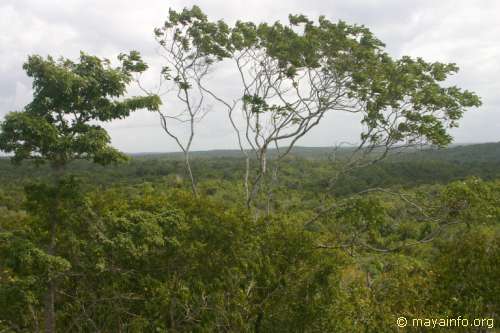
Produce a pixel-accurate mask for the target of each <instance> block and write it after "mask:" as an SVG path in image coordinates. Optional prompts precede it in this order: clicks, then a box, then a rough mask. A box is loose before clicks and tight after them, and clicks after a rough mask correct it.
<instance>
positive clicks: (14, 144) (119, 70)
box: [0, 53, 160, 169]
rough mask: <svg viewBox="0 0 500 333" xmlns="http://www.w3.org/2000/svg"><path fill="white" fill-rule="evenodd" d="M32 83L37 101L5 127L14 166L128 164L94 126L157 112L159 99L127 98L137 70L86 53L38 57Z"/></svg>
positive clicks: (0, 127) (0, 142)
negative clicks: (29, 162)
mask: <svg viewBox="0 0 500 333" xmlns="http://www.w3.org/2000/svg"><path fill="white" fill-rule="evenodd" d="M23 68H24V70H25V71H26V73H27V74H28V76H29V77H31V78H33V101H32V102H31V103H29V104H28V105H26V107H25V108H24V110H23V111H20V112H11V113H9V114H7V116H6V117H5V119H4V121H2V122H1V123H0V149H1V150H3V151H5V152H7V153H13V154H14V157H13V161H14V162H21V161H22V160H25V159H33V160H36V161H37V162H49V163H50V164H51V166H52V167H54V168H55V169H60V168H63V167H64V166H66V165H67V164H68V163H69V162H71V161H73V160H76V159H89V160H92V161H94V162H96V163H99V164H109V163H111V162H116V161H120V160H123V159H125V156H124V155H123V154H121V153H120V152H118V151H117V150H116V149H114V148H112V147H111V146H110V137H109V135H108V134H107V133H106V131H105V130H104V128H102V127H101V126H99V125H97V124H95V123H93V122H94V121H111V120H114V119H121V118H125V117H127V116H128V115H129V114H130V112H132V111H135V110H138V109H142V108H148V109H152V110H156V109H158V106H159V103H160V101H159V99H158V97H157V96H147V97H130V98H122V97H123V96H124V94H125V93H126V88H127V84H128V83H129V82H130V80H131V78H132V73H133V71H134V70H137V68H131V67H130V66H128V67H112V66H111V64H110V61H109V60H107V59H104V60H103V59H99V58H97V57H95V56H90V55H87V54H85V53H81V54H80V61H79V62H76V63H75V62H73V61H71V60H69V59H63V58H61V59H59V60H57V61H56V60H54V59H53V58H52V57H50V56H49V57H47V58H46V59H44V58H42V57H40V56H38V55H34V56H30V57H29V58H28V61H27V62H26V63H25V64H24V66H23Z"/></svg>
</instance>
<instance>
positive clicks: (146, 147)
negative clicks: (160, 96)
mask: <svg viewBox="0 0 500 333" xmlns="http://www.w3.org/2000/svg"><path fill="white" fill-rule="evenodd" d="M194 4H196V5H198V6H200V7H201V8H202V10H204V11H205V12H206V13H207V14H208V16H209V18H210V19H213V20H217V19H224V20H226V21H228V22H234V21H235V20H237V19H242V20H252V21H255V22H260V21H269V22H271V21H276V20H281V21H285V20H286V18H287V16H288V14H289V13H304V14H306V15H308V16H309V17H310V18H317V17H318V16H319V15H325V16H326V17H327V18H329V19H330V20H333V21H337V20H339V19H342V20H345V21H347V22H348V23H357V24H363V25H365V26H367V27H368V28H370V29H371V30H372V31H373V32H374V33H375V35H376V36H377V37H378V38H379V39H381V40H382V41H383V42H385V43H386V45H387V50H388V52H389V53H390V54H391V55H393V56H395V57H400V56H402V55H410V56H415V57H416V56H420V57H423V58H424V59H426V60H428V61H444V62H455V63H457V64H458V66H459V67H460V69H461V70H460V72H459V73H458V74H457V75H456V76H455V77H454V79H453V80H452V83H453V84H457V85H459V86H460V87H462V88H465V89H469V90H472V91H475V92H476V93H478V94H479V95H480V96H481V98H482V100H483V106H482V107H480V108H479V109H475V110H471V111H469V112H468V113H467V114H466V115H465V117H464V118H463V120H462V121H461V126H460V128H459V129H456V130H453V132H452V133H453V135H454V137H455V142H457V143H469V142H491V141H495V142H496V141H500V95H499V94H498V92H499V91H500V81H499V79H498V78H499V77H500V43H498V40H499V36H500V23H498V13H500V1H495V0H490V1H488V0H478V1H472V0H461V1H459V0H439V1H438V0H421V1H416V0H414V1H401V0H386V1H382V0H349V1H346V0H343V1H340V0H339V1H332V0H330V1H325V0H300V1H299V0H286V1H277V0H274V1H269V0H244V1H243V0H231V1H229V0H210V1H209V0H204V1H197V2H192V1H180V0H179V1H166V0H143V1H132V0H44V1H40V0H1V1H0V119H2V118H3V116H4V115H5V114H6V113H7V112H9V111H13V110H19V109H21V108H22V107H23V106H24V105H25V104H26V103H28V102H29V101H30V100H31V97H32V95H31V81H30V80H29V78H27V77H26V75H25V73H24V72H23V70H22V68H21V67H22V63H23V62H24V61H25V60H26V58H27V56H28V55H29V54H41V55H44V56H45V55H48V54H51V55H54V56H64V57H69V58H75V57H77V56H78V54H79V52H80V50H83V51H85V52H87V53H90V54H96V55H99V56H102V57H107V58H116V55H117V54H118V53H120V52H123V51H128V50H132V49H134V50H139V51H140V52H141V53H142V54H143V55H144V56H145V58H146V59H150V60H152V61H154V59H155V57H156V55H155V54H156V53H155V50H156V45H155V42H154V39H153V37H152V35H153V34H152V31H153V28H154V27H157V26H160V25H161V24H162V23H163V21H164V20H165V18H166V17H167V14H168V9H169V8H170V7H171V8H173V9H182V8H183V7H190V6H192V5H194ZM220 88H221V89H224V87H220ZM132 91H133V90H132ZM224 117H225V116H224V112H222V111H221V110H218V109H217V107H216V106H215V107H214V108H213V111H212V113H210V114H209V115H208V116H207V118H206V121H205V122H204V123H203V124H201V125H200V126H201V127H200V129H199V135H198V136H197V137H196V139H195V142H194V149H199V150H202V149H203V150H204V149H216V148H235V147H236V146H235V140H234V136H233V133H232V132H231V129H230V128H229V127H228V126H227V121H223V119H225V118H224ZM105 127H106V128H107V129H108V130H109V133H110V135H111V137H112V140H113V144H114V145H115V146H116V147H117V148H119V149H121V150H124V151H126V152H141V151H150V152H151V151H174V150H176V148H175V145H174V143H173V142H172V141H171V140H169V139H168V137H167V136H166V135H165V134H164V133H163V132H162V130H161V128H160V125H159V122H158V119H157V117H156V115H155V114H151V113H148V112H147V111H140V112H137V113H135V114H133V115H132V116H131V117H129V118H127V119H125V120H120V121H115V122H113V123H109V124H106V125H105ZM178 130H181V128H179V129H178ZM358 136H359V128H358V126H356V119H353V118H348V117H346V116H339V117H336V118H332V117H330V118H328V119H326V122H324V123H323V124H322V125H320V126H319V127H318V128H317V129H316V130H315V131H314V132H313V133H311V134H310V135H309V136H308V137H305V138H304V139H303V140H302V141H301V142H299V145H303V146H328V145H332V144H335V143H337V142H341V141H344V140H347V141H355V140H356V138H357V137H358Z"/></svg>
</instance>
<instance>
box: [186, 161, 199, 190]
mask: <svg viewBox="0 0 500 333" xmlns="http://www.w3.org/2000/svg"><path fill="white" fill-rule="evenodd" d="M184 162H185V164H186V170H187V172H188V175H189V180H190V182H191V191H192V192H193V195H194V196H195V197H197V196H198V191H197V189H196V183H195V182H194V176H193V172H192V171H191V163H189V154H188V153H185V154H184Z"/></svg>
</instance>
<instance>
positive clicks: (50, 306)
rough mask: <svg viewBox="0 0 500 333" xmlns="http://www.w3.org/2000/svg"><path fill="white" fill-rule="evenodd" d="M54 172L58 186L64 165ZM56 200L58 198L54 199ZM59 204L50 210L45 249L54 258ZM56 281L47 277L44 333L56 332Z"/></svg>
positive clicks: (55, 182)
mask: <svg viewBox="0 0 500 333" xmlns="http://www.w3.org/2000/svg"><path fill="white" fill-rule="evenodd" d="M53 171H54V184H55V186H58V183H59V182H60V180H61V179H62V177H63V175H64V164H57V165H54V167H53ZM56 200H58V198H56ZM58 206H59V202H57V201H56V205H55V207H53V208H52V209H53V210H52V213H51V214H50V219H51V220H50V230H49V245H48V247H47V254H49V255H51V256H54V255H56V235H57V223H58V219H59V218H58V216H57V210H58ZM56 289H57V287H56V281H54V277H50V276H49V281H48V283H47V292H46V294H45V299H44V307H45V309H44V315H45V332H46V333H55V331H56V312H55V297H56Z"/></svg>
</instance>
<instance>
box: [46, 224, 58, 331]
mask: <svg viewBox="0 0 500 333" xmlns="http://www.w3.org/2000/svg"><path fill="white" fill-rule="evenodd" d="M50 223H51V225H50V241H49V247H48V249H47V253H48V254H49V255H51V256H53V255H54V252H55V245H56V225H57V221H56V217H55V216H53V217H52V221H51V222H50ZM55 294H56V285H55V281H54V279H53V278H50V277H49V281H48V285H47V292H46V294H45V301H44V304H45V332H46V333H54V332H55V331H56V319H55V317H56V314H55Z"/></svg>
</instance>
